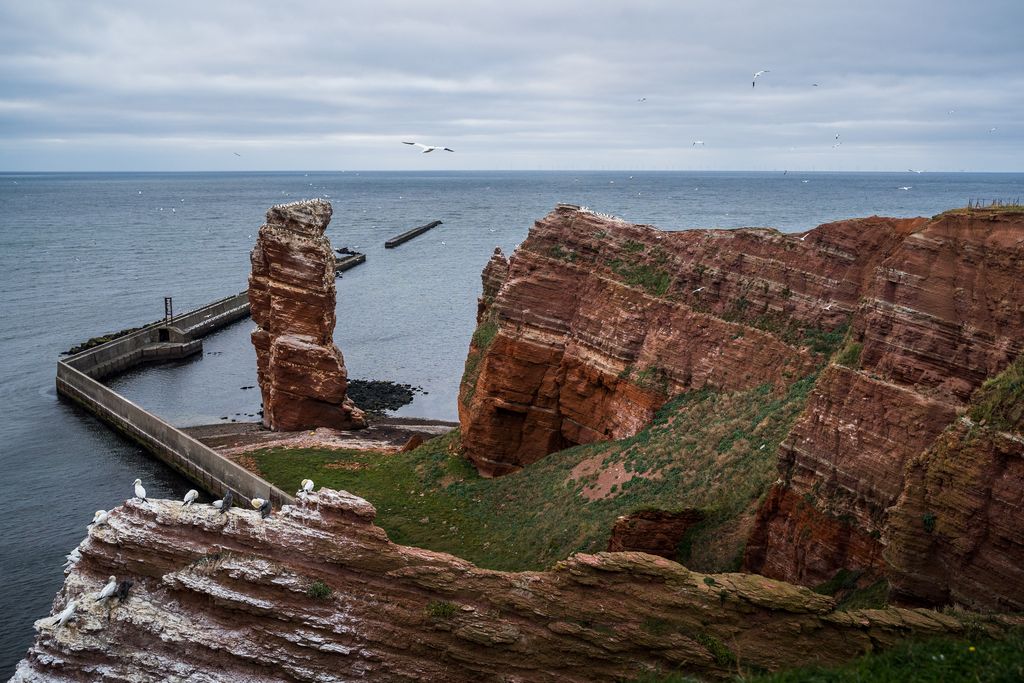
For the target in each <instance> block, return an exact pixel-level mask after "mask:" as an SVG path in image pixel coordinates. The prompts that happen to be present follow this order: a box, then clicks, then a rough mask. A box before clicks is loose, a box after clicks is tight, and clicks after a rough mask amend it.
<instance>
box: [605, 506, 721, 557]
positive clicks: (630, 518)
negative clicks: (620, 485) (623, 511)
mask: <svg viewBox="0 0 1024 683" xmlns="http://www.w3.org/2000/svg"><path fill="white" fill-rule="evenodd" d="M704 517H705V515H704V513H703V512H702V511H700V510H680V511H678V512H672V511H669V510H638V511H637V512H634V513H631V514H628V515H622V516H620V517H619V518H617V519H616V520H615V524H614V525H613V526H612V533H611V537H610V538H609V539H608V551H609V552H623V551H626V550H633V551H638V552H644V553H649V554H651V555H658V556H659V557H667V558H668V559H670V560H672V559H675V558H676V556H677V554H678V547H679V543H680V542H681V541H682V540H683V537H684V536H686V532H687V531H689V530H690V529H691V528H692V527H693V525H694V524H697V523H698V522H700V521H702V520H703V519H704Z"/></svg>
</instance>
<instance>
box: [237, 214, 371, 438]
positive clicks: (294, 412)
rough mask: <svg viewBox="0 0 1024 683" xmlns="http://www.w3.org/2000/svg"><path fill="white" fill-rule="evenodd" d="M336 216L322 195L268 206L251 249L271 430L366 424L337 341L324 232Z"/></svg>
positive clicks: (252, 298)
mask: <svg viewBox="0 0 1024 683" xmlns="http://www.w3.org/2000/svg"><path fill="white" fill-rule="evenodd" d="M331 213H332V209H331V204H330V202H327V201H323V200H320V199H314V200H309V201H302V202H294V203H292V204H281V205H279V206H274V207H271V208H270V210H269V211H267V222H266V223H265V224H264V225H263V226H261V227H260V231H259V236H258V238H257V240H256V246H255V247H254V248H253V250H252V257H251V260H252V273H251V274H250V275H249V302H250V304H251V306H252V309H251V310H252V319H253V321H254V322H255V323H256V325H257V326H258V327H257V329H256V330H254V331H253V333H252V343H253V346H255V347H256V368H257V377H258V379H259V384H260V391H262V393H263V424H264V425H266V426H267V427H270V428H271V429H275V430H282V431H295V430H299V429H310V428H315V427H334V428H336V429H356V428H360V427H365V426H366V418H365V416H364V415H363V412H362V411H361V410H359V409H358V408H357V407H356V406H355V404H354V403H353V402H352V401H351V400H350V399H348V398H347V397H346V394H345V392H346V389H347V387H348V373H347V371H346V369H345V360H344V358H343V357H342V355H341V351H340V350H339V349H338V347H337V346H335V345H334V342H333V334H334V323H335V317H334V305H335V288H334V252H333V251H332V250H331V243H330V241H329V240H328V239H327V238H326V237H325V236H324V231H325V230H326V229H327V224H328V223H330V221H331Z"/></svg>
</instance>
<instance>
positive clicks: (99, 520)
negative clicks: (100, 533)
mask: <svg viewBox="0 0 1024 683" xmlns="http://www.w3.org/2000/svg"><path fill="white" fill-rule="evenodd" d="M108 519H110V513H109V512H107V511H106V510H97V511H96V513H95V514H94V515H93V516H92V524H93V526H102V525H104V524H106V523H107V520H108Z"/></svg>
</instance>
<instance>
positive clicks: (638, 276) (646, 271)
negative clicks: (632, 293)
mask: <svg viewBox="0 0 1024 683" xmlns="http://www.w3.org/2000/svg"><path fill="white" fill-rule="evenodd" d="M608 267H609V268H611V270H612V272H613V273H615V274H616V275H618V276H619V277H621V278H622V279H623V280H625V282H626V284H627V285H629V286H631V287H642V288H643V289H644V290H646V291H647V293H648V294H651V295H652V296H664V295H665V293H666V292H667V291H668V288H669V285H671V284H672V276H671V275H669V274H668V272H667V271H665V270H662V269H661V268H655V267H654V266H649V265H647V264H643V263H626V262H625V261H623V260H622V259H612V260H611V261H608Z"/></svg>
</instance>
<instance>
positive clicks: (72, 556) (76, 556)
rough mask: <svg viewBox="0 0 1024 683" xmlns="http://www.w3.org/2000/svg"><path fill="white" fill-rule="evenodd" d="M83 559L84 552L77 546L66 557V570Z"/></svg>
mask: <svg viewBox="0 0 1024 683" xmlns="http://www.w3.org/2000/svg"><path fill="white" fill-rule="evenodd" d="M81 559H82V551H81V550H79V549H78V547H77V546H76V547H75V548H74V549H73V550H72V551H71V552H70V553H68V554H67V555H65V556H64V560H65V562H64V569H70V568H71V567H74V566H75V565H76V564H78V563H79V561H80V560H81Z"/></svg>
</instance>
